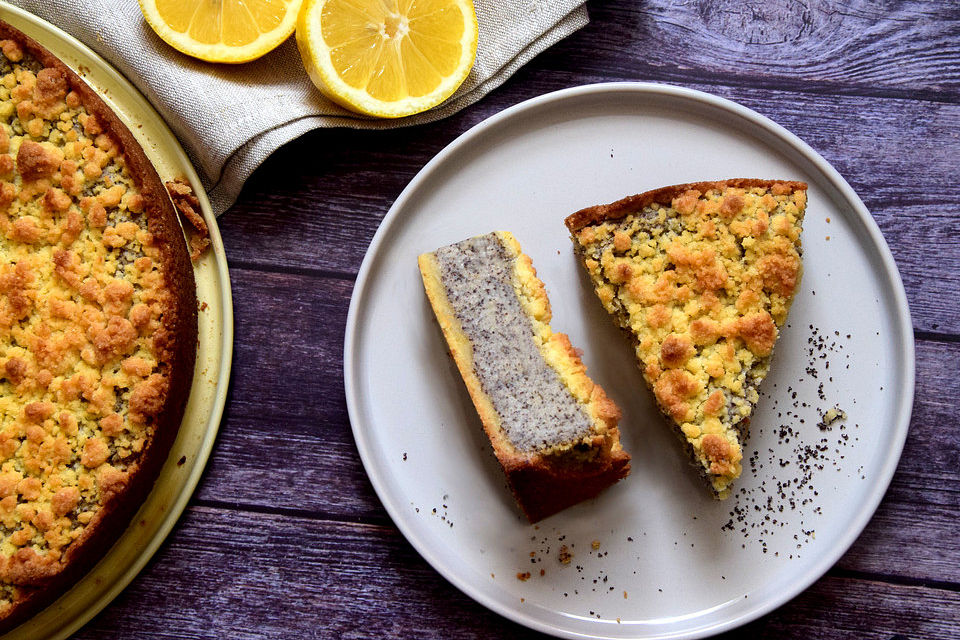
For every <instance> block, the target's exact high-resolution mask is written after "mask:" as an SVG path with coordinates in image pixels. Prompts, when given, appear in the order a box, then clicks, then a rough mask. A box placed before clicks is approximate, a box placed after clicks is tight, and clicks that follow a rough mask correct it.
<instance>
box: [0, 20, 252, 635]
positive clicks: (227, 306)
mask: <svg viewBox="0 0 960 640" xmlns="http://www.w3.org/2000/svg"><path fill="white" fill-rule="evenodd" d="M0 13H9V14H14V15H16V16H17V18H19V19H21V20H23V21H24V22H28V23H30V24H31V25H32V26H34V27H36V28H37V29H40V30H45V31H52V32H54V33H55V34H56V35H57V36H59V37H60V38H62V39H63V41H64V42H66V43H67V44H68V45H70V46H71V47H72V48H74V50H75V51H76V52H77V53H79V54H80V55H81V56H83V57H86V58H88V59H90V60H93V61H94V62H96V63H97V64H98V68H97V70H96V74H98V75H104V76H107V77H109V79H110V81H111V82H113V83H115V84H117V85H120V86H123V87H124V88H125V89H126V90H128V92H129V93H130V96H131V99H132V100H133V101H134V102H136V103H137V104H136V105H134V107H135V108H134V109H133V111H135V112H146V113H147V114H148V115H150V116H152V117H153V118H154V119H155V120H156V124H157V126H158V128H159V129H160V130H161V132H162V133H163V134H165V137H166V138H167V140H166V144H169V147H170V150H171V151H172V152H173V155H174V156H175V159H176V162H177V165H178V169H182V170H183V173H184V177H185V178H186V179H187V181H188V182H189V183H190V185H191V187H192V188H193V190H194V193H195V195H196V196H197V199H198V200H199V201H200V209H201V213H202V214H203V219H204V221H205V222H206V223H207V228H208V231H209V236H210V243H211V250H212V252H213V254H214V258H215V266H216V275H217V278H218V279H219V280H220V282H221V286H220V291H219V298H220V300H219V304H220V305H221V309H222V312H221V313H222V316H223V324H222V326H221V327H220V329H221V338H220V344H219V350H220V358H219V360H220V363H219V364H220V369H219V373H218V376H217V380H216V385H215V389H216V390H215V392H214V400H213V406H212V411H211V413H210V415H209V418H208V420H207V428H206V431H205V433H204V437H203V440H202V441H201V443H200V446H199V447H198V449H197V454H196V458H195V461H194V464H193V467H192V468H191V471H190V473H189V474H188V475H187V477H186V478H185V480H184V483H183V485H182V487H181V490H180V493H179V494H178V496H177V498H176V500H174V501H173V502H172V503H171V505H170V507H169V509H168V510H167V511H166V513H165V516H164V518H163V519H162V521H161V524H160V525H159V526H158V527H157V529H156V532H155V533H154V535H153V537H152V538H151V539H150V540H149V541H148V543H147V544H146V545H145V546H144V547H143V550H142V551H141V553H140V555H139V556H138V557H137V559H136V560H135V561H134V562H133V563H131V564H130V565H129V566H128V567H127V570H126V571H124V572H123V573H122V574H121V575H120V576H119V577H118V578H117V580H115V581H114V582H113V583H112V584H111V586H110V587H109V588H107V589H106V590H104V591H103V593H102V594H101V595H100V597H99V598H97V599H96V600H95V601H94V603H93V604H91V605H90V607H88V608H87V609H86V610H84V611H83V612H81V614H80V615H78V616H76V617H75V618H74V619H73V620H71V621H69V622H68V623H67V624H66V625H65V626H64V627H62V628H61V629H60V630H59V631H58V632H57V633H55V634H54V635H53V636H50V638H52V639H55V640H60V639H63V638H67V637H69V636H70V635H72V634H73V633H75V632H76V631H78V630H79V629H81V628H82V627H83V626H85V625H86V624H87V623H88V622H90V620H92V619H93V618H94V617H95V616H96V615H97V614H99V613H100V612H101V611H103V609H105V608H106V607H107V606H108V605H109V604H110V603H111V602H112V601H113V600H114V599H115V598H116V597H117V596H118V595H120V593H121V592H122V591H123V590H124V589H126V588H127V586H129V584H130V583H131V582H132V581H133V579H134V578H135V577H137V575H139V574H140V572H141V571H142V570H143V568H144V567H145V566H146V565H147V563H148V562H149V561H150V560H151V559H152V558H153V556H154V554H155V553H156V552H157V550H158V549H159V548H160V546H161V545H162V544H163V543H164V542H165V541H166V539H167V537H168V536H169V535H170V532H171V531H172V530H173V528H174V526H176V524H177V522H178V521H179V519H180V516H181V515H182V514H183V512H184V510H185V509H186V507H187V504H188V503H189V501H190V499H191V498H192V496H193V494H194V492H195V491H196V488H197V485H198V484H199V483H200V478H201V477H203V473H204V471H205V470H206V467H207V464H208V462H209V459H210V454H211V452H212V450H213V445H214V443H215V442H216V438H217V434H218V433H219V430H220V423H221V420H222V418H223V411H224V408H225V406H226V399H227V390H228V388H229V383H230V375H231V369H232V364H233V338H234V319H233V293H232V287H231V285H230V273H229V270H228V268H227V259H226V253H225V248H224V246H223V238H222V237H221V235H220V228H219V227H218V225H217V219H216V216H214V215H213V210H212V208H211V207H210V201H209V199H208V197H207V193H206V190H205V189H204V188H203V183H202V182H201V180H200V177H199V175H198V174H197V172H196V169H195V168H194V166H193V163H192V162H190V159H189V157H188V156H187V154H186V152H185V151H184V150H183V146H182V145H181V144H180V141H179V140H178V139H177V137H176V136H175V135H174V134H173V132H172V131H171V130H170V127H169V125H168V124H167V122H166V120H164V119H163V117H162V116H161V115H160V114H159V112H157V110H156V109H155V108H154V107H153V105H152V104H150V102H149V101H148V100H147V99H146V98H145V97H144V96H143V94H142V92H141V91H140V90H139V89H138V88H137V87H136V86H134V85H133V83H131V82H130V81H129V80H127V78H126V77H124V76H123V75H122V74H121V73H120V72H119V71H117V70H116V68H115V67H114V66H113V65H112V64H111V63H110V62H108V61H107V60H105V59H104V58H103V56H101V55H100V54H98V53H97V52H95V51H94V50H93V49H91V48H90V47H88V46H87V45H86V44H84V43H83V42H81V41H80V40H78V39H77V38H75V37H74V36H72V35H70V34H69V33H67V32H66V31H64V30H63V29H61V28H59V27H58V26H56V25H54V24H52V23H50V22H47V21H46V20H44V19H43V18H40V17H38V16H36V15H34V14H32V13H30V12H29V11H26V10H25V9H21V8H20V7H17V6H14V5H12V4H10V3H8V2H6V1H0ZM4 17H5V16H4ZM64 64H66V63H64ZM84 82H87V81H86V79H85V78H84ZM87 84H88V85H90V83H89V82H87ZM90 86H91V89H93V90H94V91H95V92H97V93H98V94H99V93H100V91H99V90H98V89H97V88H96V87H94V86H93V85H90ZM197 375H198V374H197V373H196V372H195V373H194V377H195V378H196V377H197ZM148 499H149V498H148ZM135 519H136V516H134V518H133V519H132V521H133V522H135ZM122 535H125V534H122ZM111 548H112V547H111ZM109 553H110V552H109V550H108V551H107V554H105V555H104V556H103V557H104V558H106V557H107V555H108V554H109ZM102 559H103V558H101V561H102ZM90 571H93V568H91V570H90ZM88 574H89V572H88ZM66 593H67V592H64V595H65V594H66ZM58 599H59V598H58ZM55 603H56V601H54V602H53V603H51V604H50V605H49V606H54V605H55ZM44 610H46V609H44ZM19 629H20V627H19V626H18V627H16V628H14V629H12V630H11V631H10V632H9V633H10V634H11V635H13V634H16V633H18V631H19ZM4 637H6V634H5V635H4Z"/></svg>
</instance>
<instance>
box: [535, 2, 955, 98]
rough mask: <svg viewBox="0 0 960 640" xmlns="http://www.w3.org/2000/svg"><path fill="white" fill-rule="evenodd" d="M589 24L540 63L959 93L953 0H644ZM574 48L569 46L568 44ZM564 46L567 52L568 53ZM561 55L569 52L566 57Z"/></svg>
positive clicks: (644, 74) (598, 14)
mask: <svg viewBox="0 0 960 640" xmlns="http://www.w3.org/2000/svg"><path fill="white" fill-rule="evenodd" d="M589 7H590V16H591V19H592V21H593V22H592V24H591V25H590V26H589V27H587V28H586V29H584V30H583V31H581V32H579V33H578V34H576V35H575V36H574V38H571V39H570V40H576V41H578V42H580V43H581V46H580V47H579V48H575V49H574V47H573V46H570V47H564V46H563V45H561V46H560V47H557V48H556V50H551V51H548V52H547V53H546V55H545V56H544V60H543V61H542V62H541V64H542V65H543V66H547V67H550V68H560V69H576V70H577V71H578V72H580V73H586V74H590V73H598V74H605V75H609V72H610V69H611V67H610V66H608V65H610V64H611V62H612V63H613V64H614V65H615V66H614V67H613V69H615V70H616V72H620V73H622V74H624V75H627V76H630V77H632V78H635V79H638V80H639V79H656V80H668V81H678V80H685V79H688V78H690V77H691V76H694V77H701V78H704V77H710V78H712V80H713V82H716V83H720V84H736V85H743V84H761V85H765V86H770V87H774V88H781V87H784V86H791V85H793V86H802V87H803V88H805V89H811V88H817V89H818V90H829V91H830V92H831V93H842V92H845V91H847V92H849V91H858V92H861V93H863V94H867V95H877V94H884V93H885V94H888V95H889V94H891V93H895V94H897V95H901V96H904V97H909V96H911V95H916V94H917V93H920V92H922V93H923V96H924V97H932V96H936V97H938V98H941V99H946V100H956V99H957V96H958V94H960V66H958V65H957V64H956V60H957V58H958V55H960V29H958V24H960V9H958V6H957V4H956V3H955V2H952V1H951V0H939V1H934V2H930V1H923V0H907V1H899V2H898V1H886V2H874V1H872V0H773V1H769V2H742V1H737V0H692V1H687V2H671V1H670V0H645V1H644V2H638V3H625V2H624V3H611V2H598V3H591V4H590V5H589ZM571 45H572V43H571ZM571 50H572V51H571ZM567 56H569V58H568V57H567Z"/></svg>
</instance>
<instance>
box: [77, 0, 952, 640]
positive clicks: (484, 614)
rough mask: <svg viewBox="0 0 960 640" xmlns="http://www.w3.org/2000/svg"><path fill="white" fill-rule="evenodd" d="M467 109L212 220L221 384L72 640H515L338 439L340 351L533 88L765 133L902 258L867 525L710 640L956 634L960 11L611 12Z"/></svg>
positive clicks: (269, 173)
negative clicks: (892, 437) (712, 107)
mask: <svg viewBox="0 0 960 640" xmlns="http://www.w3.org/2000/svg"><path fill="white" fill-rule="evenodd" d="M588 7H589V10H590V17H591V22H590V25H589V26H587V27H586V28H585V29H583V30H581V31H579V32H577V33H576V34H574V35H573V36H571V37H569V38H567V39H566V40H564V41H562V42H560V43H559V44H558V45H556V46H554V47H552V48H551V49H549V50H548V51H546V52H545V53H543V54H541V55H540V56H539V57H537V58H535V59H534V60H533V61H532V62H531V63H529V64H528V65H526V66H525V67H524V68H522V69H521V70H520V71H519V72H518V73H517V74H516V75H514V76H513V77H512V78H511V79H510V80H508V81H507V82H506V83H505V84H504V85H503V86H501V87H499V88H497V89H496V90H494V91H493V92H492V93H490V94H489V95H488V96H486V97H485V98H484V99H482V100H481V101H480V102H478V103H477V104H475V105H473V106H471V107H469V108H467V109H465V110H463V111H461V112H460V113H458V114H457V115H455V116H453V117H451V118H449V119H446V120H444V121H441V122H437V123H433V124H429V125H423V126H418V127H412V128H405V129H401V130H395V131H388V132H357V131H350V130H325V131H318V132H314V133H311V134H308V135H306V136H304V137H302V138H300V139H299V140H296V141H295V142H293V143H291V144H288V145H287V146H285V147H283V148H282V149H280V150H279V151H278V152H276V153H275V154H274V155H273V156H272V157H271V158H270V159H269V160H267V162H266V163H265V164H264V165H263V166H262V167H261V168H260V169H259V170H258V171H257V172H256V173H255V174H254V175H253V177H252V178H251V179H250V180H249V182H248V183H247V185H246V187H245V189H244V191H243V193H242V195H241V196H240V199H239V201H238V202H237V204H236V206H234V207H233V208H232V209H231V210H230V211H228V212H227V213H226V214H224V215H223V216H222V217H221V218H220V229H221V231H222V233H223V237H224V243H225V244H226V248H227V257H228V259H229V262H230V277H231V279H232V286H233V299H234V305H235V309H234V312H235V319H236V342H235V352H234V363H233V380H232V384H231V390H230V395H229V398H228V401H227V408H226V413H225V415H224V418H223V423H222V425H221V427H220V434H219V438H218V441H217V443H216V446H215V447H214V450H213V455H212V457H211V458H210V462H209V465H208V467H207V470H206V474H205V476H204V478H203V480H202V482H201V484H200V486H199V488H198V490H197V492H196V494H195V495H194V498H193V500H192V501H191V503H190V506H189V507H188V508H187V510H186V511H185V513H184V514H183V517H182V518H181V519H180V522H179V524H178V525H177V527H176V528H175V529H174V531H173V533H172V534H171V535H170V537H169V538H168V539H167V541H166V543H165V544H164V545H163V547H162V548H161V549H160V551H159V552H158V553H157V554H156V556H155V557H154V559H153V560H152V562H151V563H150V564H149V565H148V566H147V567H146V569H145V570H144V571H143V572H142V573H141V574H140V575H139V577H138V578H136V579H135V580H134V581H133V583H132V584H131V585H130V586H129V587H128V588H127V589H126V591H124V592H123V593H122V594H121V595H120V596H119V597H118V598H117V599H116V600H115V601H114V602H113V603H112V604H111V605H110V606H108V607H107V608H106V609H105V610H104V611H103V612H102V613H101V614H100V615H99V616H97V617H96V618H95V619H94V620H93V621H92V622H90V623H89V624H88V625H87V626H86V627H85V628H84V629H83V630H82V631H80V632H79V633H78V634H77V636H76V637H78V638H103V637H116V638H264V637H269V638H313V637H319V638H385V637H398V638H483V639H484V640H492V639H495V638H516V637H523V638H528V637H536V636H537V634H535V633H532V632H530V631H528V630H526V629H525V628H523V627H520V626H518V625H516V624H514V623H512V622H509V621H508V620H506V619H504V618H502V617H500V616H498V615H496V614H494V613H491V612H489V611H487V610H486V609H484V608H483V607H482V606H480V605H478V604H476V603H475V602H474V601H473V600H471V599H470V598H468V597H467V596H465V595H464V594H462V593H461V592H460V591H458V590H457V589H455V588H454V587H453V586H451V585H450V584H449V583H448V582H447V581H446V580H444V579H443V578H442V577H440V576H439V575H438V574H437V573H436V572H435V571H434V570H433V569H432V568H431V567H430V566H429V565H427V564H426V562H424V560H422V559H421V558H420V556H419V555H418V554H417V553H416V552H415V551H414V550H413V549H412V548H411V546H410V545H409V544H408V543H407V542H406V540H405V539H404V538H403V536H401V535H400V534H399V532H398V531H397V529H396V527H395V526H394V525H393V523H392V522H391V520H390V518H389V517H388V516H387V514H386V512H385V511H384V509H383V507H382V506H381V504H380V502H379V500H378V499H377V497H376V495H375V494H374V492H373V489H372V488H371V486H370V483H369V481H368V480H367V477H366V475H365V473H364V470H363V467H362V465H361V463H360V459H359V456H358V454H357V450H356V447H355V445H354V442H353V438H352V436H351V432H350V425H349V421H348V418H347V410H346V404H345V400H344V390H343V367H342V356H343V335H344V325H345V320H346V314H347V306H348V303H349V301H350V294H351V290H352V288H353V284H354V279H355V276H356V274H357V270H358V269H359V267H360V263H361V261H362V259H363V255H364V252H365V251H366V249H367V245H368V243H369V242H370V240H371V238H372V237H373V234H374V232H375V231H376V229H377V225H378V224H379V223H380V221H381V219H382V218H383V216H384V214H385V213H386V212H387V210H388V209H389V207H390V205H391V204H392V203H393V201H394V199H395V198H396V197H397V195H398V194H399V193H400V191H401V190H402V189H403V188H404V186H405V185H406V184H407V182H408V181H409V180H410V179H411V178H413V176H414V175H415V174H416V173H417V172H418V171H419V170H420V168H421V167H422V166H423V165H424V164H425V163H426V162H427V161H428V160H429V159H430V158H431V157H433V156H434V154H436V153H437V152H438V151H440V150H441V149H442V148H443V147H444V146H445V145H446V144H448V143H449V142H450V141H451V140H453V139H454V138H455V137H456V136H458V135H459V134H461V133H462V132H464V131H466V130H467V129H469V128H470V127H471V126H473V125H475V124H476V123H478V122H480V121H481V120H483V119H485V118H487V117H488V116H490V115H492V114H495V113H497V112H498V111H501V110H502V109H504V108H506V107H509V106H511V105H514V104H516V103H518V102H520V101H522V100H525V99H527V98H532V97H534V96H538V95H541V94H544V93H547V92H549V91H554V90H556V89H563V88H565V87H572V86H576V85H581V84H587V83H592V82H599V81H611V80H645V81H655V82H664V83H668V84H675V85H681V86H686V87H692V88H696V89H701V90H704V91H708V92H711V93H714V94H717V95H720V96H723V97H725V98H730V99H732V100H735V101H737V102H739V103H741V104H744V105H746V106H748V107H750V108H752V109H755V110H757V111H759V112H760V113H762V114H764V115H766V116H768V117H770V118H772V119H773V120H774V121H776V122H778V123H779V124H781V125H783V126H785V127H786V128H787V129H789V130H790V131H792V132H794V133H795V134H797V135H798V136H800V137H801V138H802V139H803V140H805V141H806V142H807V143H809V144H810V145H811V146H812V147H813V148H814V149H816V150H817V151H818V152H820V153H821V154H822V155H823V156H824V157H825V158H826V159H827V160H828V161H829V162H830V163H832V164H833V166H834V167H836V168H837V169H838V170H839V171H840V173H841V174H842V175H843V176H844V177H845V178H846V179H847V180H848V181H849V182H850V184H851V185H852V186H853V188H854V189H855V190H856V191H857V193H858V194H859V195H860V197H861V198H862V199H863V201H864V202H865V203H866V205H867V207H868V208H869V209H870V211H871V212H872V213H873V216H874V219H875V220H876V221H877V224H878V225H879V226H880V228H881V230H882V231H883V234H884V236H885V237H886V239H887V242H888V243H889V244H890V248H891V249H892V251H893V255H894V257H895V258H896V260H897V264H898V265H899V268H900V272H901V274H902V276H903V280H904V284H905V286H906V290H907V297H908V298H909V302H910V308H911V312H912V314H913V326H914V335H915V337H916V347H917V387H916V401H915V403H914V407H913V421H912V424H911V427H910V435H909V438H908V440H907V444H906V448H905V450H904V452H903V457H902V459H901V461H900V466H899V468H898V470H897V473H896V476H895V477H894V479H893V483H892V485H891V487H890V490H889V491H888V493H887V495H886V498H885V499H884V501H883V503H882V504H881V506H880V508H879V510H878V511H877V513H876V515H875V517H874V518H873V520H872V522H871V523H870V524H869V526H868V527H867V529H866V531H865V532H864V534H863V535H862V536H861V537H860V539H859V540H858V541H857V542H856V543H855V544H854V545H853V547H852V548H851V549H850V551H849V552H848V553H847V554H846V555H845V556H843V558H842V559H841V560H840V561H839V562H838V563H837V565H836V566H835V567H833V568H832V569H831V570H830V571H829V572H828V573H827V574H826V576H824V577H823V578H822V579H821V580H820V581H818V582H817V583H816V584H814V585H813V586H812V587H811V588H809V589H808V590H807V591H806V592H804V593H803V594H802V595H800V596H798V597H797V598H795V599H794V600H793V601H792V602H790V603H788V604H787V605H785V606H783V607H782V608H780V609H779V610H777V611H774V612H773V613H771V614H769V615H767V616H765V617H763V618H761V619H759V620H757V621H755V622H753V623H751V624H749V625H747V626H746V627H744V628H742V629H740V630H738V631H735V632H732V633H730V634H729V636H730V637H750V638H754V637H765V638H781V637H798V638H799V637H803V638H808V637H816V638H894V637H896V638H911V639H916V638H957V637H960V421H958V411H957V407H958V400H957V399H958V397H960V375H958V372H960V366H958V362H960V295H958V291H960V213H958V205H960V180H958V179H957V172H958V168H960V138H958V135H960V3H957V2H956V0H931V1H927V2H924V1H920V0H905V1H898V0H882V1H879V2H877V1H875V0H776V1H773V0H765V1H760V0H757V1H750V2H743V1H742V0H638V1H631V0H621V1H610V2H599V1H598V2H590V3H588Z"/></svg>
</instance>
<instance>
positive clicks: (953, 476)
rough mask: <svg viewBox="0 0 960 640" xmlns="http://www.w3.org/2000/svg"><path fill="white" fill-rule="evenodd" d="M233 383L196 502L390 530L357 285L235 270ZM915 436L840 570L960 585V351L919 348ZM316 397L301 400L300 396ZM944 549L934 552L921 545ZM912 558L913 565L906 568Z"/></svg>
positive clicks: (940, 345) (929, 344)
mask: <svg viewBox="0 0 960 640" xmlns="http://www.w3.org/2000/svg"><path fill="white" fill-rule="evenodd" d="M233 285H234V292H235V297H236V299H237V300H238V301H239V300H242V301H243V303H242V304H238V305H237V309H236V324H237V343H236V351H235V362H234V379H233V386H232V391H231V400H230V402H229V405H228V407H229V408H228V411H227V414H226V417H225V419H224V422H223V424H222V426H221V429H220V437H219V440H218V442H217V446H216V448H215V450H214V455H213V457H212V459H211V461H210V464H209V466H208V468H207V472H206V475H205V477H204V480H203V482H202V483H201V486H200V488H199V490H198V493H197V497H198V498H199V499H201V500H204V501H208V502H209V503H218V504H220V503H229V504H238V505H246V506H251V507H256V508H284V509H292V510H305V511H311V512H315V513H317V514H327V515H331V516H335V517H340V518H358V517H359V518H364V519H373V520H375V521H386V515H385V513H384V512H383V509H382V506H381V505H380V502H379V500H378V499H377V497H376V495H375V494H374V493H373V490H372V487H371V486H370V484H369V481H368V480H367V478H366V474H365V473H364V471H363V467H362V465H361V463H360V460H359V456H358V454H357V452H356V448H355V445H354V443H353V437H352V434H351V432H350V426H349V421H348V418H347V413H346V406H345V400H344V395H343V386H342V336H343V329H344V323H345V318H346V307H347V301H348V299H349V295H350V289H351V283H350V282H348V281H344V280H334V279H325V278H314V277H310V276H306V275H299V274H282V273H261V272H256V271H247V270H234V271H233ZM917 357H918V363H919V366H918V385H917V393H916V403H915V406H914V413H913V426H912V428H911V432H910V436H909V438H908V441H907V445H906V449H905V451H904V455H903V458H902V460H901V464H900V468H899V471H898V473H897V476H896V477H895V479H894V482H893V485H892V488H891V490H890V492H889V494H888V496H887V498H886V500H885V501H884V503H883V506H882V507H881V509H880V511H879V512H878V514H877V517H876V519H875V520H874V522H873V523H872V524H871V525H870V527H869V528H868V529H867V533H866V534H865V535H864V536H863V537H862V538H861V539H860V541H858V543H857V544H856V545H855V546H854V548H853V549H852V550H851V552H850V554H848V556H847V557H846V558H844V561H843V563H842V566H844V567H845V568H848V569H852V570H858V571H872V572H877V573H884V574H890V575H899V576H904V577H912V578H928V579H936V580H953V581H956V582H960V563H958V562H957V559H958V558H960V538H958V537H957V536H955V535H949V532H951V531H953V529H954V528H955V524H956V522H957V521H958V519H960V489H958V488H957V487H960V441H958V440H957V439H956V438H953V437H951V436H950V429H946V428H945V425H953V424H956V421H957V409H956V398H957V397H960V379H958V378H957V376H956V375H955V371H956V362H957V361H958V359H960V343H952V344H943V343H935V342H925V341H921V342H920V343H919V344H918V352H917ZM305 390H306V391H308V392H307V393H305V392H304V391H305ZM930 539H936V540H938V543H937V545H936V546H931V545H927V544H919V543H920V542H922V541H923V540H930ZM905 558H906V559H907V560H909V561H904V560H905Z"/></svg>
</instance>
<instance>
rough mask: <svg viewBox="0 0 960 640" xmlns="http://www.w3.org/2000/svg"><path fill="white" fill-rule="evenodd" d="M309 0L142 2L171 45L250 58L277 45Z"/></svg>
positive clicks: (210, 56) (208, 56) (226, 58)
mask: <svg viewBox="0 0 960 640" xmlns="http://www.w3.org/2000/svg"><path fill="white" fill-rule="evenodd" d="M302 3H303V0H140V10H141V11H143V17H144V18H146V20H147V24H149V25H150V27H151V28H152V29H153V30H154V31H156V32H157V35H158V36H160V37H161V38H163V39H164V40H165V41H166V42H167V43H168V44H169V45H170V46H172V47H174V48H175V49H179V50H180V51H182V52H183V53H185V54H187V55H189V56H193V57H194V58H200V59H201V60H207V61H208V62H232V63H237V62H247V61H249V60H253V59H255V58H259V57H260V56H262V55H263V54H265V53H267V52H269V51H272V50H273V49H276V48H277V46H279V45H280V43H281V42H283V41H284V40H286V39H287V38H288V37H289V36H290V34H291V33H293V29H294V27H296V24H297V12H299V11H300V5H301V4H302Z"/></svg>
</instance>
